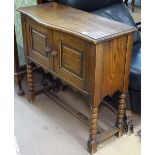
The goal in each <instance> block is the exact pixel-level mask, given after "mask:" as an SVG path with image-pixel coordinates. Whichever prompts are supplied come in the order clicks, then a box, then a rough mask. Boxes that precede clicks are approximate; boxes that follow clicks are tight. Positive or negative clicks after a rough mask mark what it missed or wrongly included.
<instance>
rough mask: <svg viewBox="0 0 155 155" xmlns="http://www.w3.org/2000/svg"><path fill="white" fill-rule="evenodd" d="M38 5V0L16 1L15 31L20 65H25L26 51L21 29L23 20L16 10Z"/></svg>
mask: <svg viewBox="0 0 155 155" xmlns="http://www.w3.org/2000/svg"><path fill="white" fill-rule="evenodd" d="M34 4H36V0H15V1H14V5H15V6H14V8H15V9H14V10H15V11H14V21H15V31H16V39H17V47H18V55H19V63H20V65H24V64H25V58H24V50H23V36H22V29H21V19H20V13H19V12H17V11H16V8H19V7H22V6H30V5H34Z"/></svg>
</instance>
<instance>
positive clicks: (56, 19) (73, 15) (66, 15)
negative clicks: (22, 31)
mask: <svg viewBox="0 0 155 155" xmlns="http://www.w3.org/2000/svg"><path fill="white" fill-rule="evenodd" d="M17 10H18V11H19V12H21V13H22V14H26V15H28V16H29V17H31V18H32V19H33V20H35V21H36V22H38V23H40V24H43V25H45V26H46V27H50V28H53V29H56V30H59V31H63V32H67V33H70V34H73V35H77V36H79V37H81V38H83V39H86V40H89V41H91V42H93V43H99V42H102V41H104V40H108V39H110V38H112V37H117V36H119V35H122V34H126V33H130V32H133V31H135V30H136V29H135V28H134V27H132V26H128V25H125V24H122V23H119V22H116V21H113V20H109V19H107V18H104V17H100V16H97V15H94V14H91V13H87V12H85V11H81V10H78V9H74V8H71V7H67V6H64V5H61V4H57V3H55V2H52V3H45V4H39V5H34V6H29V7H22V8H19V9H17Z"/></svg>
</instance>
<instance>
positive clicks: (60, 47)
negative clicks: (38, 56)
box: [53, 31, 91, 92]
mask: <svg viewBox="0 0 155 155" xmlns="http://www.w3.org/2000/svg"><path fill="white" fill-rule="evenodd" d="M53 43H54V49H55V50H56V51H57V55H56V56H55V57H54V71H55V72H56V74H58V75H59V76H61V77H62V78H63V79H65V81H67V82H69V83H71V84H72V85H74V86H76V87H78V88H80V89H82V90H84V91H86V92H87V91H88V87H89V84H88V78H89V77H88V75H89V67H90V66H89V64H88V63H89V58H90V53H91V52H90V44H89V43H87V42H86V41H84V40H81V39H79V38H76V37H74V36H71V35H68V34H66V33H62V32H57V31H55V32H53Z"/></svg>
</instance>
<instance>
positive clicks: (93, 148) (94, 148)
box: [88, 140, 97, 154]
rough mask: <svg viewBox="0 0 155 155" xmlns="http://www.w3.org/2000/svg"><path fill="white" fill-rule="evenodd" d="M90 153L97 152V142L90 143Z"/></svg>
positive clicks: (90, 141)
mask: <svg viewBox="0 0 155 155" xmlns="http://www.w3.org/2000/svg"><path fill="white" fill-rule="evenodd" d="M88 152H89V153H91V154H93V153H95V152H97V144H96V142H95V141H92V140H89V141H88Z"/></svg>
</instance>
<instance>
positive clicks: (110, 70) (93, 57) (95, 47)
mask: <svg viewBox="0 0 155 155" xmlns="http://www.w3.org/2000/svg"><path fill="white" fill-rule="evenodd" d="M18 11H20V12H21V14H22V27H23V36H24V37H23V38H24V46H25V54H26V58H27V62H28V63H29V62H31V61H32V62H34V63H36V64H37V65H39V66H41V67H42V68H43V69H44V70H45V71H47V72H50V73H51V74H52V75H53V76H54V77H55V78H59V79H60V80H62V81H63V82H64V83H67V84H69V85H70V86H72V87H74V88H76V89H77V90H78V91H80V92H81V93H84V94H87V95H88V97H89V104H90V105H91V107H92V109H91V119H90V138H89V141H88V150H89V152H91V153H95V152H96V150H97V115H98V107H99V105H100V102H101V101H102V99H103V98H104V97H106V96H108V95H110V96H112V95H113V94H114V92H116V91H121V92H122V94H121V96H120V99H119V110H118V119H117V123H116V125H117V126H118V128H119V130H118V134H119V135H122V134H123V132H124V125H123V118H124V114H125V112H124V111H125V106H126V105H125V95H124V94H125V93H126V92H127V90H128V80H129V72H130V60H131V51H132V40H133V31H135V28H134V27H131V26H128V25H124V24H121V23H118V22H115V21H112V20H109V19H106V18H103V17H99V16H96V15H93V14H90V13H87V12H84V11H80V10H77V9H73V8H70V7H66V6H63V5H60V4H57V3H54V2H53V3H46V4H41V5H37V6H31V7H24V8H20V9H18ZM28 82H29V87H30V101H33V99H34V88H33V80H32V68H31V66H30V65H28ZM70 109H71V108H70ZM72 110H73V111H74V109H72ZM114 133H115V132H114ZM114 133H113V134H114ZM108 134H109V133H108ZM109 135H111V132H110V134H109ZM103 137H105V136H103ZM99 141H100V140H99Z"/></svg>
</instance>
